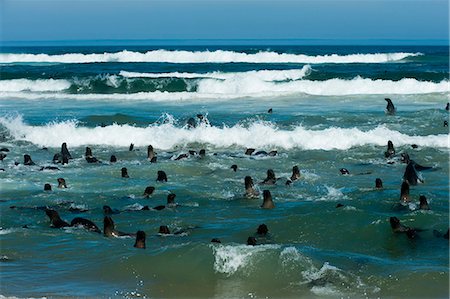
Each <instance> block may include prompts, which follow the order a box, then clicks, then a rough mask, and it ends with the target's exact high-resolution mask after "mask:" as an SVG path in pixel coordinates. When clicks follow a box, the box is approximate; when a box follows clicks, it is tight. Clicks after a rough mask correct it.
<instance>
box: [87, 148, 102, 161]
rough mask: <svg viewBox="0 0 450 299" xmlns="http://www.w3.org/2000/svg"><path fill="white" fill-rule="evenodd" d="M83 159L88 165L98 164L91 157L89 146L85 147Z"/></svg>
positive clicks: (95, 159)
mask: <svg viewBox="0 0 450 299" xmlns="http://www.w3.org/2000/svg"><path fill="white" fill-rule="evenodd" d="M84 158H85V159H86V161H87V162H88V163H98V162H100V161H99V160H98V159H97V158H96V157H94V156H93V155H92V150H91V148H90V147H89V146H87V147H86V152H85V153H84Z"/></svg>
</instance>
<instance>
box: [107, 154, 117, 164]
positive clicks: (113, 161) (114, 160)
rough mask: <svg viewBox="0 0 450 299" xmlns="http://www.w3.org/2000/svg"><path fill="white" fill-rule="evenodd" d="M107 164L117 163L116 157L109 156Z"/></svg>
mask: <svg viewBox="0 0 450 299" xmlns="http://www.w3.org/2000/svg"><path fill="white" fill-rule="evenodd" d="M109 162H111V163H116V162H117V157H116V156H115V155H111V158H109Z"/></svg>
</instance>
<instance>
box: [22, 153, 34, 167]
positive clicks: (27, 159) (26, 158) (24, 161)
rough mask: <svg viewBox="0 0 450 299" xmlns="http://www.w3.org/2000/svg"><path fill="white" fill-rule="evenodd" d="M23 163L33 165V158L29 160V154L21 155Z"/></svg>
mask: <svg viewBox="0 0 450 299" xmlns="http://www.w3.org/2000/svg"><path fill="white" fill-rule="evenodd" d="M23 164H24V165H35V163H34V162H33V160H31V156H30V155H23Z"/></svg>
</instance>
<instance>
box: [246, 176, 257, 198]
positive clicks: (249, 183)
mask: <svg viewBox="0 0 450 299" xmlns="http://www.w3.org/2000/svg"><path fill="white" fill-rule="evenodd" d="M244 184H245V196H246V197H248V198H255V197H258V195H259V192H258V191H256V190H255V189H254V188H253V179H252V177H251V176H246V177H245V179H244Z"/></svg>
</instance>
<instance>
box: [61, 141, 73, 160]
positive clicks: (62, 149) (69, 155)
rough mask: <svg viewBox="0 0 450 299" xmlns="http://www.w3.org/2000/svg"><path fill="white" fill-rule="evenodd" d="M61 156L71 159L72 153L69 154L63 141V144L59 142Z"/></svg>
mask: <svg viewBox="0 0 450 299" xmlns="http://www.w3.org/2000/svg"><path fill="white" fill-rule="evenodd" d="M61 156H62V158H63V159H64V157H65V158H67V160H70V159H72V155H71V154H70V152H69V150H68V149H67V143H65V142H63V144H61Z"/></svg>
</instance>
